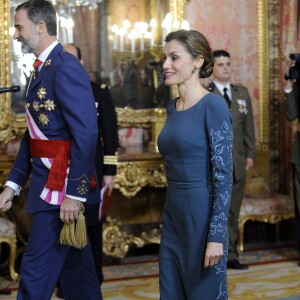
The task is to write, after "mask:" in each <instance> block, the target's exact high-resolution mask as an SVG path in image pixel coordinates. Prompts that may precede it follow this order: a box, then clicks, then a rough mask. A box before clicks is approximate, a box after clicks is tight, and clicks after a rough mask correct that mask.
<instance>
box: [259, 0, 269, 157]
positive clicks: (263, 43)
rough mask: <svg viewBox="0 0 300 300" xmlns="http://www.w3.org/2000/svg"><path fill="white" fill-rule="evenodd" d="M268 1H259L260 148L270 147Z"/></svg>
mask: <svg viewBox="0 0 300 300" xmlns="http://www.w3.org/2000/svg"><path fill="white" fill-rule="evenodd" d="M267 16H268V1H265V0H259V1H258V86H259V93H260V95H259V98H260V102H259V136H260V144H259V145H260V150H262V151H267V150H268V149H269V134H270V126H269V98H270V95H269V29H268V25H269V24H268V20H269V19H268V17H267Z"/></svg>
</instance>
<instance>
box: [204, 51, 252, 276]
mask: <svg viewBox="0 0 300 300" xmlns="http://www.w3.org/2000/svg"><path fill="white" fill-rule="evenodd" d="M213 57H214V69H213V81H212V82H211V83H209V84H208V86H207V88H208V90H209V91H211V92H213V93H215V94H217V95H220V96H223V98H224V100H225V101H226V103H227V105H228V107H229V109H230V111H231V116H232V127H233V150H232V156H233V188H232V195H231V203H230V207H229V214H228V233H229V245H228V261H227V267H228V268H231V269H239V270H243V269H247V268H248V265H247V264H242V263H240V261H239V259H238V257H239V256H238V251H237V234H238V219H239V214H240V208H241V205H242V201H243V197H244V190H245V184H246V176H247V170H249V169H250V168H252V167H253V164H254V156H255V134H254V120H253V114H252V105H251V99H250V96H249V93H248V90H247V88H246V87H244V86H242V85H240V84H233V83H231V82H230V80H231V73H232V70H231V61H230V54H229V53H228V52H227V51H225V50H215V51H213Z"/></svg>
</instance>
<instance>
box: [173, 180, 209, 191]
mask: <svg viewBox="0 0 300 300" xmlns="http://www.w3.org/2000/svg"><path fill="white" fill-rule="evenodd" d="M167 184H168V187H173V188H179V189H191V188H198V187H205V186H209V184H210V181H209V180H208V179H203V180H199V181H191V182H177V181H176V182H175V181H170V180H168V181H167Z"/></svg>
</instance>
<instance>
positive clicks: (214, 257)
mask: <svg viewBox="0 0 300 300" xmlns="http://www.w3.org/2000/svg"><path fill="white" fill-rule="evenodd" d="M223 255H224V251H223V244H222V243H215V242H208V243H207V245H206V251H205V259H204V268H208V267H212V266H214V265H216V264H218V262H219V260H220V259H221V257H222V256H223Z"/></svg>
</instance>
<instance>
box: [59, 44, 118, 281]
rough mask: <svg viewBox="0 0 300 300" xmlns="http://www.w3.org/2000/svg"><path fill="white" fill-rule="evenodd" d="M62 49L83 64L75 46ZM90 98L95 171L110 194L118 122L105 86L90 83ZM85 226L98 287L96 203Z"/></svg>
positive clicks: (99, 261)
mask: <svg viewBox="0 0 300 300" xmlns="http://www.w3.org/2000/svg"><path fill="white" fill-rule="evenodd" d="M64 49H65V50H66V51H68V52H70V53H72V54H73V55H75V57H77V58H78V59H79V61H80V62H81V63H82V64H83V60H82V56H81V50H80V48H79V47H77V46H76V45H74V44H67V45H65V46H64ZM91 86H92V90H93V95H94V99H95V104H96V107H97V113H98V129H99V136H98V143H97V150H96V157H95V168H96V172H97V177H98V180H99V182H101V180H102V185H103V186H105V187H106V188H108V189H109V194H111V193H112V190H113V185H114V176H115V175H116V171H117V159H118V158H117V148H118V123H117V117H116V112H115V108H114V105H113V103H112V100H111V96H110V92H109V89H108V87H107V86H106V85H105V84H100V83H96V82H93V81H91ZM86 223H87V226H88V234H89V238H90V242H91V246H92V251H93V256H94V260H95V264H96V270H97V274H98V279H99V282H100V284H102V282H103V274H102V258H103V255H102V225H103V220H102V221H101V222H100V221H99V204H98V203H97V204H95V205H90V206H89V207H87V208H86Z"/></svg>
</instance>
